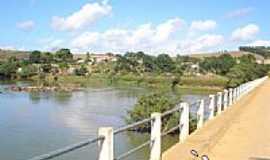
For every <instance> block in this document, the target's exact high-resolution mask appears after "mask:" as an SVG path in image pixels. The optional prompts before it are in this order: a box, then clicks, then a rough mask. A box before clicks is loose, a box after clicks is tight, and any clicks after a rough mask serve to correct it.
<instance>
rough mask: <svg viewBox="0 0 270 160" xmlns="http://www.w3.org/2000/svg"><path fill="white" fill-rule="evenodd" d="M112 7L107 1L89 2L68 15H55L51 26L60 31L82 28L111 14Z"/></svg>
mask: <svg viewBox="0 0 270 160" xmlns="http://www.w3.org/2000/svg"><path fill="white" fill-rule="evenodd" d="M111 11H112V7H111V6H110V5H109V4H108V3H107V2H105V1H104V2H102V3H97V2H96V3H87V4H85V5H84V6H83V7H82V8H81V9H80V10H79V11H77V12H74V13H73V14H72V15H70V16H67V17H58V16H54V17H53V18H52V22H51V26H52V27H53V29H55V30H59V31H73V30H77V29H82V28H84V27H87V26H89V25H91V24H93V23H95V22H96V21H97V20H99V19H100V18H102V17H104V16H106V15H109V14H110V13H111Z"/></svg>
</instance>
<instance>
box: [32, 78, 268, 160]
mask: <svg viewBox="0 0 270 160" xmlns="http://www.w3.org/2000/svg"><path fill="white" fill-rule="evenodd" d="M266 79H267V77H263V78H260V79H256V80H254V81H250V82H247V83H245V84H241V85H240V86H238V87H236V88H229V89H228V90H227V89H225V90H224V91H223V92H218V93H217V94H216V95H209V105H208V109H209V116H208V118H206V115H205V110H206V107H207V106H206V102H205V101H206V100H205V99H201V100H200V101H198V102H196V103H193V104H188V103H180V104H179V105H177V106H176V107H175V108H174V109H172V110H169V111H166V112H164V113H152V114H151V117H150V118H148V119H144V120H142V121H139V122H136V123H133V124H130V125H127V126H124V127H122V128H119V129H116V130H114V129H113V128H112V127H101V128H99V130H98V137H97V138H95V139H92V140H86V141H83V142H80V143H78V144H75V145H71V146H67V147H65V148H63V149H59V150H56V151H53V152H50V153H48V154H44V155H41V156H37V157H34V158H32V159H31V160H49V159H52V158H55V157H58V156H61V155H63V154H66V153H68V152H71V151H74V150H76V149H79V148H82V147H84V146H87V145H90V144H93V143H96V142H98V149H99V151H98V155H99V156H98V160H120V159H123V158H125V157H127V156H129V155H131V154H133V153H134V152H136V151H138V150H140V149H142V148H144V147H146V146H150V160H160V159H161V139H162V137H163V136H165V135H167V134H169V133H171V132H174V131H176V130H179V142H184V141H185V139H186V138H187V137H188V136H189V128H190V127H189V124H190V107H191V106H193V105H195V104H198V106H199V107H198V111H197V112H196V115H197V129H198V128H201V127H203V125H204V123H205V122H206V121H208V120H211V119H214V117H215V116H217V115H220V114H222V112H223V111H224V110H226V109H227V108H229V107H230V106H231V105H233V104H234V103H236V101H237V100H239V99H240V98H241V97H243V96H244V95H246V94H248V93H249V92H251V91H252V90H253V89H255V88H256V87H258V86H259V85H260V84H262V83H263V82H264V81H265V80H266ZM176 112H179V113H180V118H179V124H178V125H177V126H175V127H172V128H171V129H169V130H167V131H164V132H162V129H161V126H162V118H163V117H166V116H170V115H171V114H174V113H176ZM145 123H151V138H150V140H148V141H146V142H145V143H143V144H141V145H139V146H137V147H135V148H133V149H131V150H129V151H127V152H125V153H123V154H121V155H120V156H117V157H116V156H115V155H114V136H115V135H116V134H119V133H122V132H125V131H129V130H131V129H132V128H134V127H137V126H139V125H142V124H145Z"/></svg>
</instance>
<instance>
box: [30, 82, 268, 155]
mask: <svg viewBox="0 0 270 160" xmlns="http://www.w3.org/2000/svg"><path fill="white" fill-rule="evenodd" d="M269 93H270V80H268V78H267V77H263V78H260V79H257V80H254V81H250V82H247V83H245V84H241V85H239V86H238V87H236V88H230V89H228V90H227V89H225V90H224V91H223V92H218V93H217V94H216V95H209V97H208V98H206V99H201V100H200V101H198V102H195V103H193V104H188V103H185V102H183V103H180V104H178V105H177V106H176V107H175V108H174V109H172V110H169V111H166V112H164V113H152V115H151V117H149V118H148V119H144V120H142V121H139V122H136V123H133V124H130V125H127V126H123V127H121V128H118V129H114V128H112V127H101V128H99V130H98V137H96V138H95V139H89V140H85V141H82V142H79V143H77V144H74V145H71V146H67V147H65V148H61V149H59V150H56V151H52V152H50V153H48V154H44V155H40V156H37V157H34V158H32V159H31V160H48V159H53V158H56V157H58V156H61V155H63V154H66V153H69V152H72V151H74V150H77V149H80V148H82V147H85V146H88V145H97V146H98V153H97V154H98V160H121V159H125V158H126V157H128V156H130V155H131V154H133V153H135V152H137V151H138V150H140V149H142V148H145V147H149V148H150V153H149V154H150V156H149V159H150V160H161V159H162V160H185V159H187V160H188V159H191V155H190V151H191V150H193V149H194V150H196V151H198V153H200V154H205V155H208V157H209V158H210V159H214V160H215V159H216V160H242V159H258V158H261V159H263V158H264V157H265V156H270V143H269V142H270V129H269V127H270V123H269V122H270V103H269V99H270V94H269ZM192 108H195V110H196V112H195V113H194V112H191V110H192ZM176 113H180V118H179V124H178V125H176V126H175V127H172V128H170V129H168V130H166V131H163V130H162V120H163V119H164V117H167V116H172V115H173V114H176ZM192 114H195V115H196V117H197V126H196V130H195V131H194V132H192V133H190V132H191V131H190V122H191V118H190V115H192ZM145 123H149V124H151V136H150V139H149V140H148V141H146V142H144V143H143V144H141V145H139V146H137V147H135V148H133V149H131V150H129V151H127V152H125V153H122V154H121V155H115V151H114V146H115V145H117V144H115V143H114V136H115V135H117V134H119V133H122V132H126V131H129V130H131V129H132V128H134V127H137V126H139V125H142V124H145ZM176 130H178V131H179V143H177V144H175V145H174V146H172V147H171V148H169V149H167V150H166V151H165V152H163V153H162V150H161V146H162V138H163V137H164V136H165V135H167V134H170V133H172V132H174V131H176ZM89 159H91V157H89Z"/></svg>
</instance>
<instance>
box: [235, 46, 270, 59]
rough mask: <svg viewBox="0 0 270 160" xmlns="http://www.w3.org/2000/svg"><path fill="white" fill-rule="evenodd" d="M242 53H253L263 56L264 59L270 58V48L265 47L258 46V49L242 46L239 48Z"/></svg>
mask: <svg viewBox="0 0 270 160" xmlns="http://www.w3.org/2000/svg"><path fill="white" fill-rule="evenodd" d="M239 50H240V51H245V52H251V53H255V54H258V55H261V56H263V57H264V58H270V47H265V46H257V47H249V46H241V47H239Z"/></svg>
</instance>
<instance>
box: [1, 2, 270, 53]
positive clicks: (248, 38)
mask: <svg viewBox="0 0 270 160" xmlns="http://www.w3.org/2000/svg"><path fill="white" fill-rule="evenodd" d="M0 3H1V5H0V19H1V20H2V21H1V22H2V23H1V24H0V35H1V36H0V48H4V49H21V50H35V49H38V50H56V49H58V48H63V47H64V48H70V49H72V51H73V52H75V53H83V52H86V51H90V52H109V51H111V52H117V53H123V52H126V51H139V50H142V51H145V52H148V53H151V54H157V53H161V52H167V53H169V54H171V55H175V54H182V53H197V52H211V51H219V50H225V49H227V50H233V49H237V48H238V46H239V45H253V46H254V45H270V38H269V34H270V21H269V20H268V17H267V16H268V15H269V11H268V7H269V5H270V1H268V0H262V1H260V3H258V1H256V0H237V1H236V0H226V1H216V0H166V1H164V0H147V1H146V0H135V1H129V0H106V1H104V0H103V1H102V0H100V1H94V0H57V1H55V0H46V1H45V0H9V1H1V2H0Z"/></svg>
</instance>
